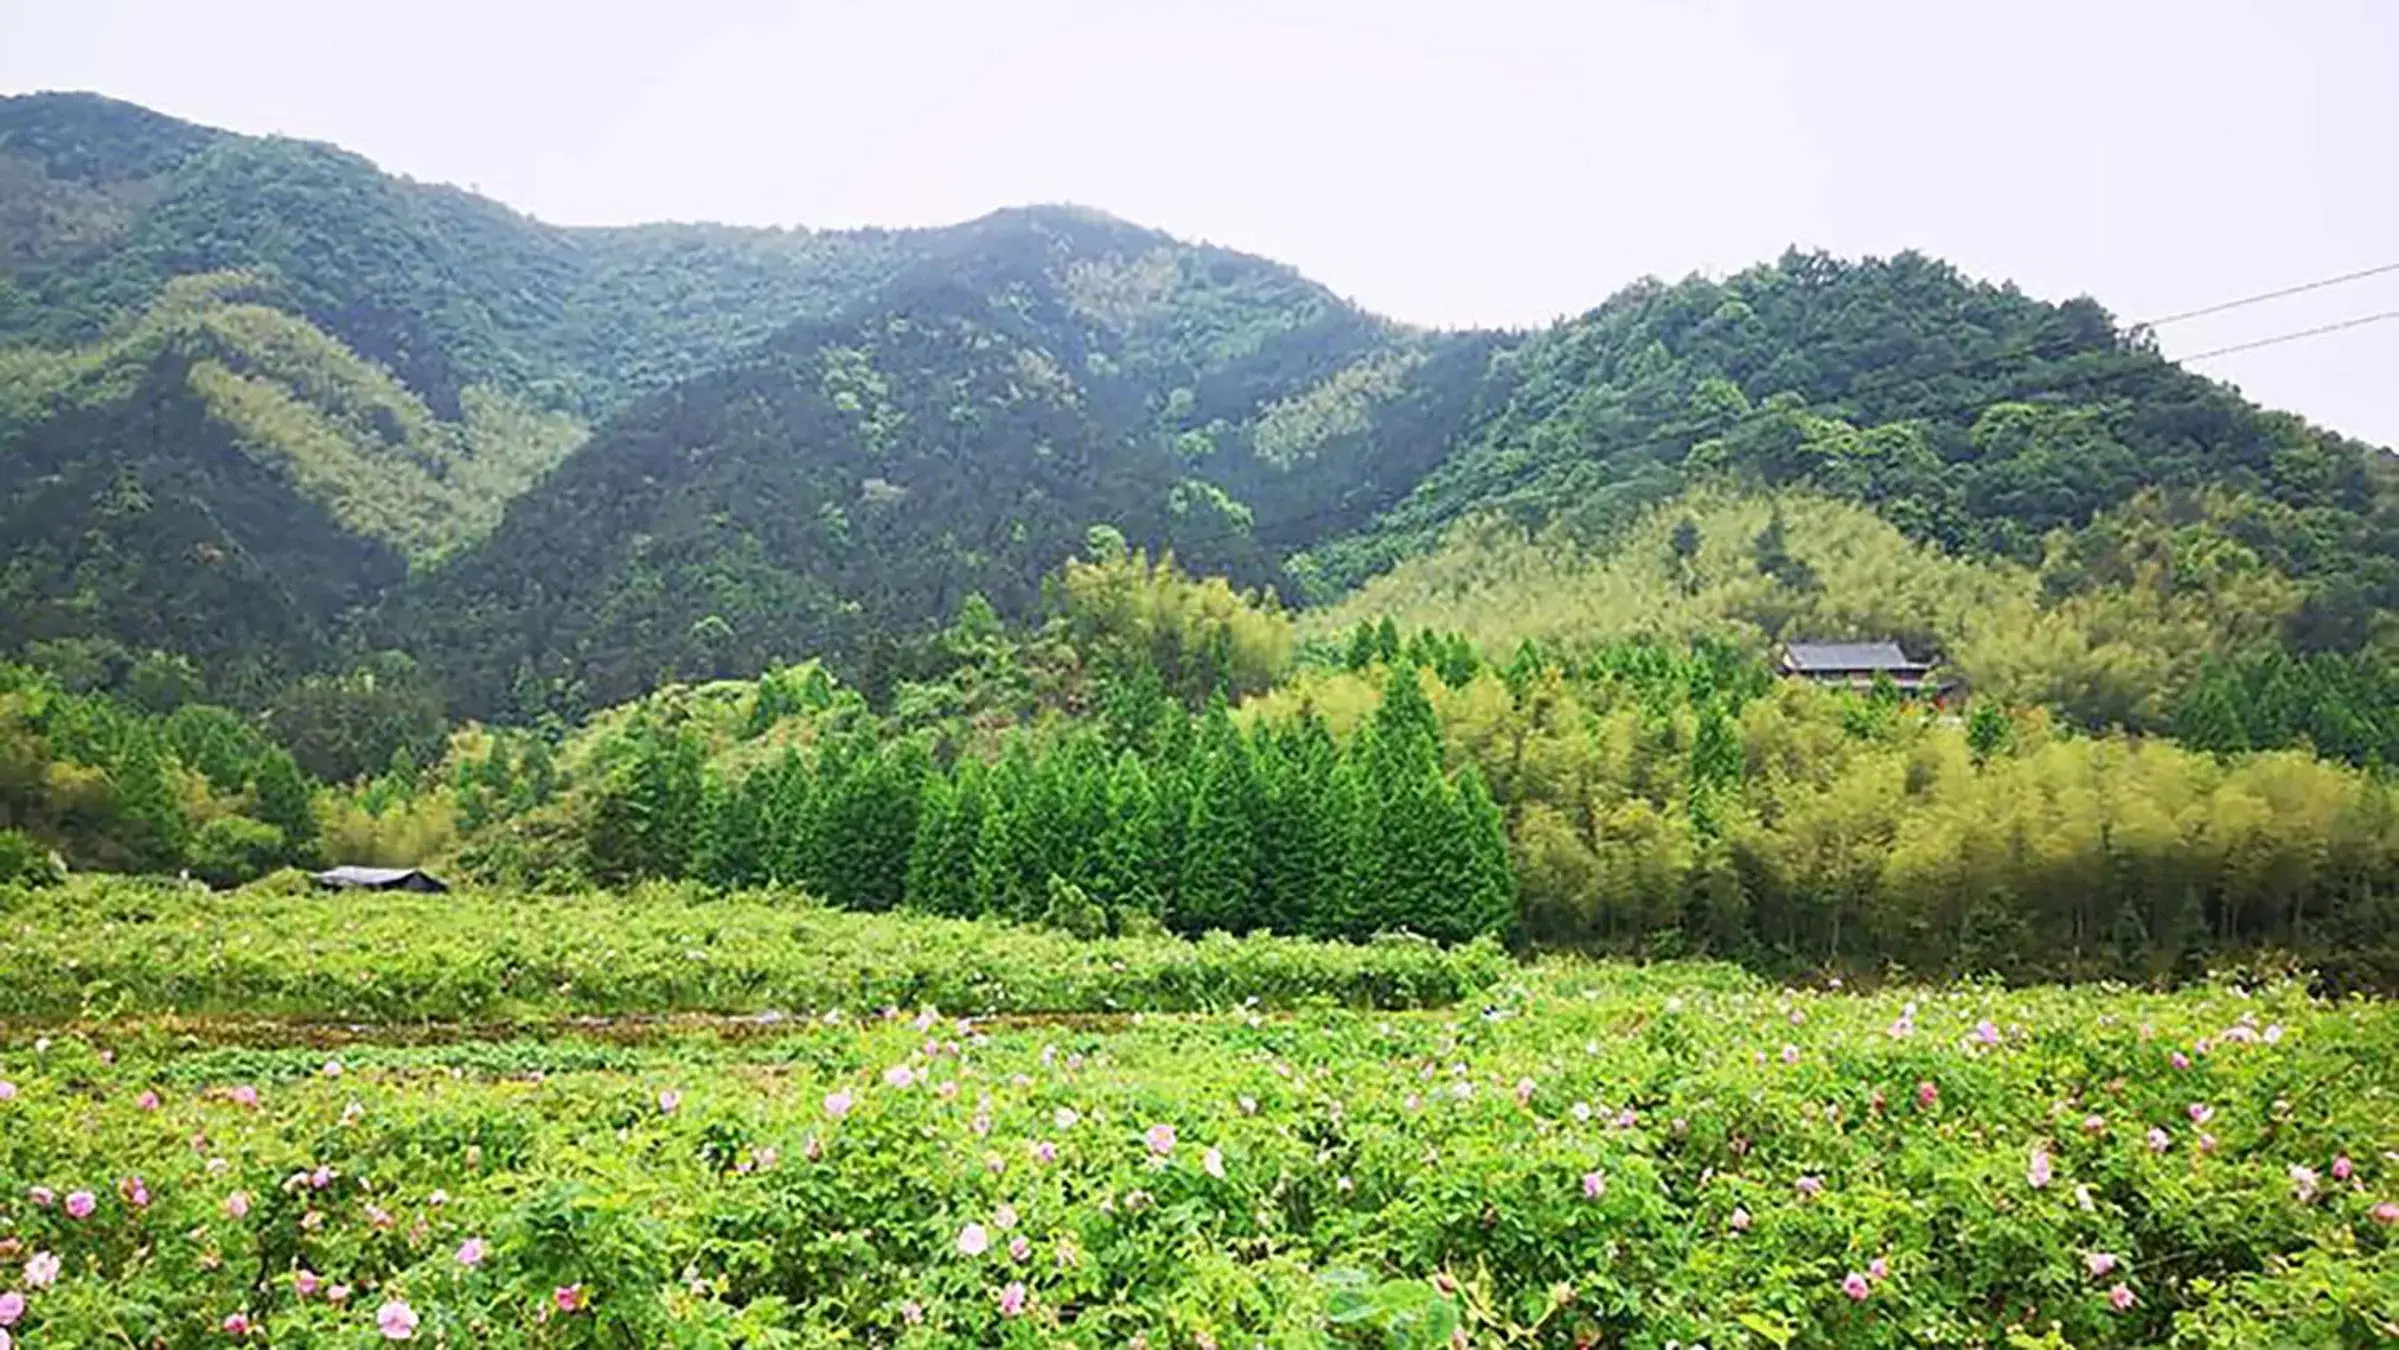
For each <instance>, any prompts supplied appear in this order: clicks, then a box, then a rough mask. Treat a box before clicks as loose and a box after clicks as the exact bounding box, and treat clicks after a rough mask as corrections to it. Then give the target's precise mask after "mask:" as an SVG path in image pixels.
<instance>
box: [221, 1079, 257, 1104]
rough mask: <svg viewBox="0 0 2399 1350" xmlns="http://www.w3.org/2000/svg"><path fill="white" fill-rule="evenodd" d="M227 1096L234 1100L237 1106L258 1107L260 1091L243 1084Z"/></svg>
mask: <svg viewBox="0 0 2399 1350" xmlns="http://www.w3.org/2000/svg"><path fill="white" fill-rule="evenodd" d="M226 1095H227V1096H229V1097H231V1098H233V1104H234V1105H235V1106H256V1105H258V1089H257V1088H254V1087H252V1086H250V1085H249V1084H248V1083H243V1084H241V1085H239V1086H237V1087H235V1088H234V1089H233V1090H232V1091H231V1092H229V1093H227V1094H226Z"/></svg>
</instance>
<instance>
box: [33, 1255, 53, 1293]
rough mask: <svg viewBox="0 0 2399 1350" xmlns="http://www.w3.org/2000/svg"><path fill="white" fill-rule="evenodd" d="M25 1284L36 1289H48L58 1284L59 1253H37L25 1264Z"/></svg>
mask: <svg viewBox="0 0 2399 1350" xmlns="http://www.w3.org/2000/svg"><path fill="white" fill-rule="evenodd" d="M25 1283H27V1284H30V1285H32V1286H33V1287H34V1288H36V1289H47V1288H49V1287H50V1286H51V1285H54V1284H56V1283H58V1255H57V1253H55V1252H35V1253H34V1254H33V1256H32V1257H31V1258H30V1259H29V1260H27V1261H26V1262H25Z"/></svg>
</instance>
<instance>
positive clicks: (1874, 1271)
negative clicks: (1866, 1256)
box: [1866, 1256, 1891, 1280]
mask: <svg viewBox="0 0 2399 1350" xmlns="http://www.w3.org/2000/svg"><path fill="white" fill-rule="evenodd" d="M1866 1273H1867V1274H1868V1275H1870V1276H1872V1277H1874V1278H1875V1279H1878V1280H1887V1279H1890V1278H1891V1263H1890V1262H1888V1261H1885V1260H1884V1259H1882V1258H1881V1257H1879V1256H1878V1257H1875V1258H1874V1259H1873V1260H1871V1261H1868V1262H1867V1263H1866Z"/></svg>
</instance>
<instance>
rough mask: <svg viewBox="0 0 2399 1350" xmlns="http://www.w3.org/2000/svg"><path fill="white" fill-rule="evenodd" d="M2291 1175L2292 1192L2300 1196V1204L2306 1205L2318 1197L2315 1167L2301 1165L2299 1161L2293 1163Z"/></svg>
mask: <svg viewBox="0 0 2399 1350" xmlns="http://www.w3.org/2000/svg"><path fill="white" fill-rule="evenodd" d="M2290 1177H2291V1194H2293V1195H2295V1196H2297V1197H2298V1198H2299V1203H2300V1204H2303V1205H2304V1204H2306V1203H2308V1202H2309V1201H2311V1200H2313V1199H2315V1198H2316V1182H2317V1178H2316V1169H2315V1168H2313V1167H2301V1166H2300V1165H2299V1164H2297V1163H2292V1164H2291V1170H2290Z"/></svg>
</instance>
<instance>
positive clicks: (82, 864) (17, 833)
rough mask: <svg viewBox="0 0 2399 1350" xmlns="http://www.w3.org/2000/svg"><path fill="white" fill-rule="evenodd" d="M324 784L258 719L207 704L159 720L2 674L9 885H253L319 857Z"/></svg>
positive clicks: (3, 867)
mask: <svg viewBox="0 0 2399 1350" xmlns="http://www.w3.org/2000/svg"><path fill="white" fill-rule="evenodd" d="M314 793H315V786H314V784H313V783H312V782H311V781H310V780H309V778H308V776H307V775H306V774H305V773H304V772H302V770H301V769H300V767H299V765H298V763H297V762H296V761H294V760H293V758H292V756H291V754H290V752H289V751H287V750H285V749H284V748H282V747H281V746H279V745H277V744H276V743H275V742H274V741H273V740H271V739H269V737H268V736H267V735H266V734H265V733H264V732H263V731H262V730H261V729H260V728H259V727H258V726H257V725H256V724H255V723H253V722H252V721H250V720H248V719H245V718H243V717H240V716H238V715H236V714H234V713H231V712H228V711H227V710H225V709H223V708H217V707H211V706H209V705H206V704H199V703H187V704H182V705H181V706H178V707H175V708H174V709H173V710H172V711H171V712H165V713H151V712H145V711H143V710H142V709H140V708H139V707H134V706H129V705H127V704H126V703H124V702H122V701H120V700H118V699H115V698H111V697H108V696H106V695H100V694H78V693H71V692H68V691H66V690H63V689H61V688H59V687H58V686H57V685H55V684H53V683H51V682H49V681H48V680H45V679H43V678H41V677H40V676H38V675H36V674H34V673H33V672H32V671H29V670H25V669H23V668H21V667H15V666H6V665H0V832H6V833H7V835H8V836H9V837H10V838H11V839H12V840H14V841H17V842H12V843H9V844H0V877H6V876H8V875H10V874H11V873H13V872H18V871H26V870H29V869H32V868H33V862H32V861H31V860H32V859H38V860H39V861H40V865H41V869H42V870H46V869H47V867H48V859H49V857H50V854H51V853H52V852H53V851H55V852H56V853H57V854H58V855H59V856H60V857H61V858H62V859H63V860H64V861H65V862H66V864H67V865H68V866H69V867H71V868H74V869H77V870H84V869H97V870H116V871H147V872H172V871H176V870H178V869H181V868H184V867H186V866H189V867H191V868H192V869H193V870H194V871H197V872H200V873H201V874H202V875H204V876H207V877H208V878H209V879H210V880H212V881H216V882H219V883H221V884H230V883H234V882H241V881H247V880H250V879H251V878H253V877H256V876H259V875H262V874H264V873H265V872H267V871H270V870H272V869H274V868H276V867H278V866H281V865H283V864H285V863H289V862H299V861H306V860H308V859H311V858H313V857H315V856H316V843H317V834H318V824H317V818H316V812H315V803H314Z"/></svg>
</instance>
